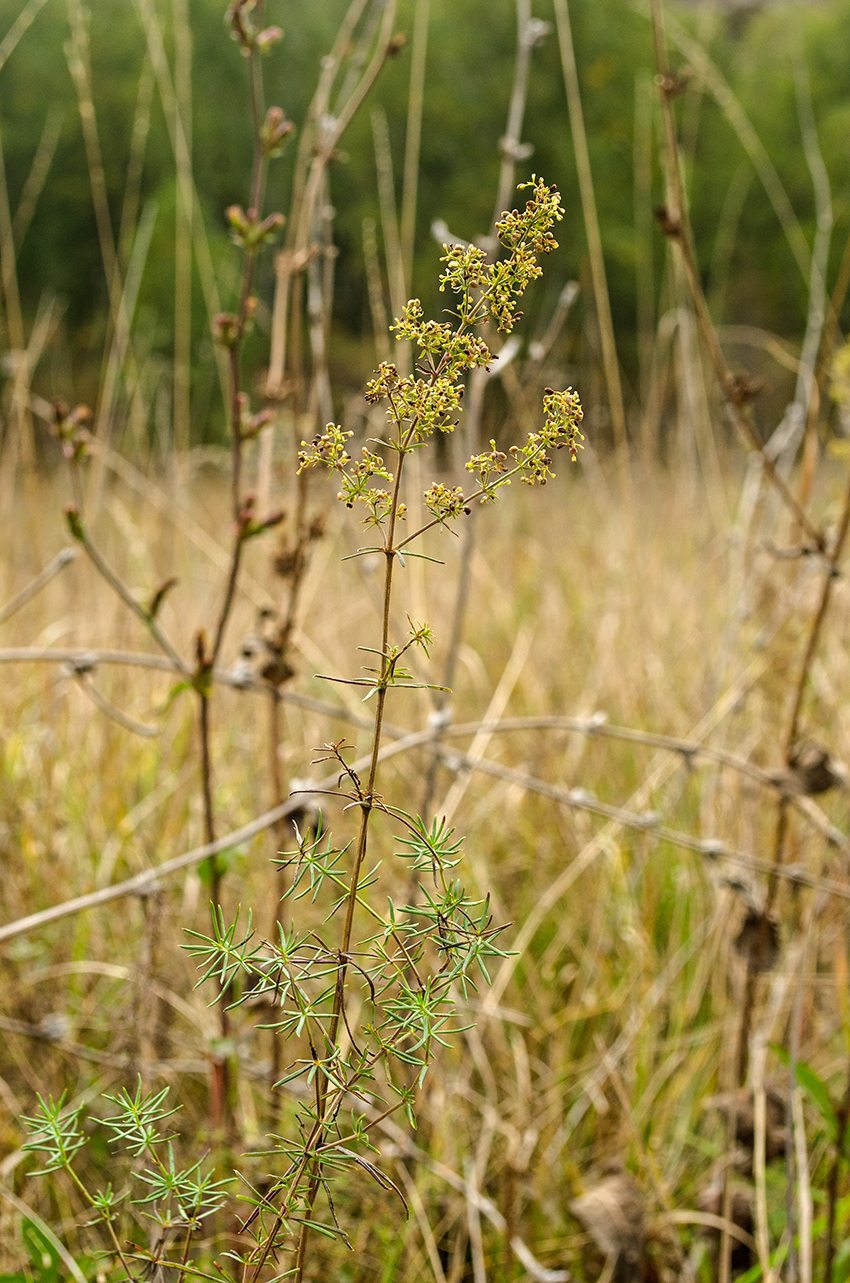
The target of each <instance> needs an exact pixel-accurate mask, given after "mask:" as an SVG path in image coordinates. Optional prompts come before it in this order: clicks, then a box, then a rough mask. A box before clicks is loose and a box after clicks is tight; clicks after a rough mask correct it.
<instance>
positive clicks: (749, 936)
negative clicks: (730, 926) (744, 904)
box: [735, 909, 780, 972]
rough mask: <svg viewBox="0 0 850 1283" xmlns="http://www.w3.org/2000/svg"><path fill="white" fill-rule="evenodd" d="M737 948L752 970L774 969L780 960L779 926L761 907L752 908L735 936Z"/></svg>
mask: <svg viewBox="0 0 850 1283" xmlns="http://www.w3.org/2000/svg"><path fill="white" fill-rule="evenodd" d="M735 950H736V952H737V953H739V954H740V955H741V957H742V958H745V959H746V961H747V962H748V964H749V966H750V969H751V970H752V971H759V972H763V971H772V970H773V968H774V967H775V966H776V964H777V962H778V961H779V951H780V950H779V926H778V924H777V922H776V919H775V918H774V917H772V916H771V915H770V914H767V913H763V912H762V911H761V910H760V909H750V910H749V911H748V913H747V916H746V918H745V919H744V924H743V926H742V927H741V930H740V931H739V932H738V934H737V936H736V937H735Z"/></svg>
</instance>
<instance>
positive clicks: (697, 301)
mask: <svg viewBox="0 0 850 1283" xmlns="http://www.w3.org/2000/svg"><path fill="white" fill-rule="evenodd" d="M650 3H651V13H652V30H653V38H654V45H655V65H656V72H657V76H656V83H657V85H658V92H659V99H660V104H661V114H662V120H663V127H664V143H665V146H664V159H665V168H666V174H667V204H666V206H664V207H661V208H659V209H657V210H656V216H657V217H658V220H659V223H660V225H661V227H662V230H663V231H664V233H665V235H666V236H667V237H668V238H669V239H670V240H671V241H672V242H673V244H675V245H676V246H677V247H678V251H679V255H680V261H681V263H682V267H683V269H684V273H685V279H686V281H687V283H688V289H689V293H690V295H691V300H692V303H693V307H694V312H695V314H696V318H697V326H698V330H699V334H700V339H701V341H702V343H703V346H704V347H705V349H706V351H707V353H708V355H709V358H710V360H711V363H712V365H713V367H714V371H715V375H716V378H717V380H718V383H719V384H720V388H721V391H722V393H723V397H724V400H725V402H726V405H727V407H728V410H729V414H730V417H731V419H732V422H733V423H734V425H735V428H736V430H737V432H738V434H739V436H740V437H741V439H742V440H743V442H744V443H745V445H746V446H747V447H748V448H749V449H750V450H751V451H753V452H754V453H755V454H757V455H758V457H759V460H760V463H761V466H762V470H763V473H764V475H765V476H766V477H767V479H768V481H769V482H770V484H771V485H772V486H773V488H774V489H775V491H776V492H777V494H778V495H779V498H780V499H781V501H782V503H783V504H784V506H785V508H786V510H787V511H788V512H789V513H790V514H791V516H792V517H793V519H794V521H795V522H796V525H797V527H798V528H799V529H800V530H801V531H802V532H803V534H804V535H805V537H806V539H807V540H808V541H809V543H810V546H811V548H812V549H813V550H816V551H818V552H821V553H826V537H825V534H824V532H823V531H821V530H818V529H817V528H816V527H815V525H814V524H813V522H812V521H811V519H810V518H809V516H808V513H807V512H806V511H805V509H804V508H803V506H802V504H801V503H800V501H799V499H798V498H797V496H796V495H795V494H794V493H793V492H792V490H791V489H790V488H789V486H788V485H787V483H786V482H785V480H784V478H783V477H782V476H781V474H780V473H779V471H778V470H777V468H776V466H775V465H774V462H773V460H772V459H771V458H770V457H769V456H768V455H767V453H766V452H765V450H764V448H763V447H762V444H761V442H760V440H759V438H758V434H757V432H756V429H755V425H754V424H753V421H752V418H751V415H750V413H749V410H748V405H749V402H750V401H751V400H752V397H753V395H754V389H753V387H752V385H751V384H750V383H749V382H748V381H747V380H746V379H744V378H741V377H737V378H736V377H735V376H734V375H733V374H732V373H731V371H730V370H729V368H728V366H727V364H726V359H725V357H724V355H723V351H722V348H721V346H720V341H719V339H718V337H717V332H716V330H715V328H714V324H713V322H712V320H711V315H710V313H709V310H708V303H707V301H706V298H705V293H704V291H703V288H702V283H701V281H700V277H699V273H698V270H697V264H696V253H695V250H694V241H693V232H692V228H691V224H690V219H689V216H688V211H687V204H686V201H685V197H684V186H683V181H682V168H681V158H680V153H679V144H678V137H677V131H676V121H675V117H674V113H673V99H674V98H675V97H677V96H678V95H679V94H680V93H681V92H682V90H683V88H684V84H683V82H682V80H681V79H680V78H679V77H677V76H675V75H673V74H671V72H670V68H669V64H668V61H667V47H666V41H665V35H664V19H663V11H662V0H650ZM848 502H849V503H850V490H849V491H848ZM848 519H850V507H848V504H845V515H844V516H843V517H842V523H841V530H840V531H839V535H838V537H837V538H836V540H835V542H834V544H833V548H832V550H831V552H830V553H829V554H828V556H827V564H828V567H829V569H828V572H827V578H826V581H825V585H824V590H823V592H822V595H821V602H820V606H819V608H818V610H817V612H816V615H815V620H814V624H813V628H812V630H811V633H810V639H809V645H808V646H807V648H806V657H805V658H804V663H803V667H802V671H801V675H800V678H799V681H798V685H797V692H796V696H795V701H794V709H793V711H792V715H791V718H790V721H789V730H788V737H787V738H786V759H788V758H790V747H791V743H792V740H793V739H796V727H797V722H798V719H799V712H800V707H801V702H802V695H803V689H804V687H805V685H806V682H807V673H808V665H809V663H810V662H811V657H812V655H813V653H814V648H815V646H816V645H817V638H818V635H819V632H820V628H821V626H822V623H823V619H824V618H825V615H826V611H827V609H828V604H829V596H830V592H831V587H830V585H831V579H832V575H833V572H834V570H835V565H836V562H837V559H838V557H839V556H840V553H841V549H842V547H843V543H844V538H845V537H846V522H847V520H848ZM842 530H843V533H842ZM787 822H788V802H787V798H785V797H784V796H781V797H780V800H779V804H778V814H777V826H776V839H775V847H774V867H776V866H778V865H779V863H780V862H781V859H782V853H783V851H784V845H785V838H786V833H787ZM776 885H777V880H776V878H772V879H771V880H770V882H769V885H768V895H767V910H766V912H765V914H764V915H763V918H762V924H763V929H764V930H765V931H769V929H770V922H769V911H770V907H771V904H772V900H773V896H774V894H775V888H776ZM756 983H757V975H756V970H755V968H754V967H753V965H752V955H749V957H748V961H747V970H746V976H745V980H744V993H743V999H742V1003H741V1015H740V1019H739V1022H738V1031H737V1047H736V1052H735V1077H736V1082H737V1084H738V1085H740V1084H742V1083H743V1082H744V1080H745V1078H746V1073H747V1064H748V1052H749V1031H750V1025H751V1022H752V1013H753V1008H754V1004H755V992H756ZM736 1125H737V1119H736V1111H735V1109H734V1108H732V1109H730V1111H729V1116H728V1118H727V1143H728V1146H729V1148H730V1151H731V1148H733V1146H734V1136H735V1132H736ZM731 1200H732V1187H731V1182H730V1179H729V1173H728V1171H727V1173H726V1176H725V1179H724V1189H723V1204H722V1213H723V1219H724V1229H723V1231H722V1234H721V1239H720V1248H719V1254H718V1271H717V1273H718V1280H719V1283H728V1279H729V1275H730V1259H731V1238H730V1235H729V1231H728V1223H729V1219H730V1212H731Z"/></svg>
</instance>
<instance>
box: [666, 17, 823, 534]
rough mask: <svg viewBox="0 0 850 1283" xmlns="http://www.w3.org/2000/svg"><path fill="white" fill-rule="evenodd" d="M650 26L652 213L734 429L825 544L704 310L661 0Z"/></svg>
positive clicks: (803, 524)
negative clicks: (671, 252) (658, 166)
mask: <svg viewBox="0 0 850 1283" xmlns="http://www.w3.org/2000/svg"><path fill="white" fill-rule="evenodd" d="M651 8H652V29H653V36H654V42H655V65H656V70H657V73H658V74H657V84H658V96H659V100H660V103H661V115H662V120H663V123H664V159H665V167H666V171H667V205H666V206H665V207H660V208H659V209H657V210H656V216H657V218H658V221H659V223H660V225H661V228H662V230H663V231H664V234H665V235H666V236H667V237H669V239H670V240H671V241H672V242H673V243H674V244H675V245H676V246H677V247H678V250H679V254H680V257H681V262H682V266H683V268H684V272H685V279H686V281H687V283H688V290H689V293H690V296H691V301H692V303H693V307H694V312H695V314H696V319H697V327H698V329H699V335H700V340H701V342H702V344H703V346H704V347H705V350H706V352H707V353H708V356H709V359H710V360H711V363H712V366H713V367H714V372H715V375H716V378H717V381H718V383H719V385H720V389H721V392H722V394H723V398H724V400H725V402H726V405H727V407H728V410H729V415H730V417H731V419H732V422H733V424H734V426H735V429H736V431H737V432H738V434H739V436H740V437H741V439H742V441H743V442H744V444H745V445H746V446H747V448H748V449H749V450H751V451H752V452H753V453H754V454H756V455H757V456H758V458H759V461H760V463H761V466H762V469H763V471H764V475H765V476H766V477H767V479H768V481H769V482H770V484H771V485H772V486H773V488H774V489H775V490H776V492H777V494H778V495H779V497H780V499H781V500H782V502H783V504H784V505H785V507H786V508H787V510H788V511H789V513H790V514H791V515H792V517H793V518H794V519H795V521H796V522H797V523H798V525H799V527H800V529H801V530H802V531H803V532H804V533H805V536H806V538H807V539H808V540H809V541H810V543H811V545H812V547H813V548H814V549H816V550H818V551H823V550H824V546H825V544H824V535H823V532H822V531H820V530H818V529H817V528H816V527H815V525H814V524H813V523H812V521H811V519H810V518H809V516H808V514H807V513H806V512H805V510H804V509H803V507H802V505H801V504H800V502H799V500H798V499H797V497H796V495H795V494H794V493H793V492H792V491H791V489H790V488H789V487H788V485H787V483H786V482H785V480H784V479H783V477H782V476H781V475H780V473H779V472H778V470H777V468H776V466H775V464H774V462H773V460H772V459H771V458H770V457H769V455H768V454H766V452H765V450H764V448H763V446H762V444H761V442H760V440H759V437H758V433H757V432H756V428H755V425H754V423H753V421H752V418H751V415H750V413H749V411H748V409H747V406H748V404H749V402H750V401H751V400H752V398H753V395H754V389H753V387H752V385H751V384H750V383H749V382H748V380H746V379H744V378H742V377H740V376H738V377H736V376H735V375H733V374H732V372H731V370H730V369H729V367H728V365H727V364H726V358H725V356H724V355H723V349H722V348H721V346H720V340H719V339H718V337H717V331H716V330H715V328H714V323H713V321H712V319H711V314H710V313H709V310H708V303H707V301H706V298H705V292H704V290H703V288H702V282H701V281H700V277H699V272H698V270H697V264H696V254H695V251H694V242H693V232H692V228H691V224H690V219H689V216H688V211H687V206H686V203H685V200H684V188H683V183H682V168H681V159H680V155H679V144H678V137H677V133H676V121H675V117H674V114H673V105H672V104H673V99H674V98H675V97H677V96H678V95H679V94H680V93H681V92H682V89H683V83H682V81H681V80H680V79H679V78H678V77H677V76H675V75H672V74H671V72H670V68H669V65H668V62H667V46H666V42H665V38H664V19H663V14H662V8H661V0H651Z"/></svg>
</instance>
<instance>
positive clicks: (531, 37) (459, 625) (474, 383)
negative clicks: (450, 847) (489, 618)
mask: <svg viewBox="0 0 850 1283" xmlns="http://www.w3.org/2000/svg"><path fill="white" fill-rule="evenodd" d="M516 27H517V32H516V52H515V55H514V75H513V85H512V88H511V96H510V101H509V104H508V117H507V122H506V127H505V133H504V135H503V137H502V139H501V140H500V144H499V146H500V151H501V154H502V159H501V165H500V167H499V178H498V182H497V187H496V200H495V208H494V212H493V221H492V223H491V225H490V227H489V228H488V231H487V237H486V239H485V240H482V244H484V245H486V247H487V249H488V250H489V252H490V253H491V254H492V255H495V254H496V253H497V251H498V248H499V241H498V237H497V236H496V231H495V229H496V226H497V224H498V222H499V219H500V218H501V217H502V214H503V212H504V207H505V205H506V204H507V203H508V200H509V198H510V195H511V192H512V191H513V189H514V187H515V184H516V167H517V163H518V161H519V160H520V159H521V158H523V157H524V155H525V150H526V149H524V148H523V143H522V130H523V123H524V120H525V108H526V103H527V101H528V82H529V74H530V68H531V53H532V50H533V49H534V48H535V46H536V45H538V44H539V43H540V42H541V40H542V39H543V37H544V35H545V28H544V27H542V26H541V25H540V24H536V23H535V22H534V20H533V18H532V14H531V3H530V0H517V2H516ZM487 378H488V372H487V371H485V370H483V369H480V368H479V369H476V370H473V371H472V372H471V374H470V378H469V388H468V405H467V407H466V415H465V419H466V422H465V434H466V441H465V445H466V449H467V452H468V453H472V452H473V451H474V450H476V449H477V447H478V439H479V436H480V429H481V413H482V409H483V405H484V395H485V389H486V384H487ZM462 539H463V543H462V546H461V554H460V570H459V574H458V580H457V588H456V590H455V599H454V604H453V607H452V615H451V626H450V632H449V645H448V649H447V651H446V660H445V666H444V668H443V682H442V685H443V689H441V690H438V691H436V692H435V696H434V711H433V715H432V716H433V720H434V723H435V736H434V752H433V753H432V755H431V760H430V762H429V763H428V770H427V772H426V775H425V787H424V790H423V796H422V802H421V807H420V810H421V814H422V815H423V816H425V817H426V818H427V817H429V816H430V815H431V811H432V807H433V803H434V795H435V792H436V788H437V778H438V767H439V762H440V755H439V751H438V750H439V742H440V736H441V733H442V731H443V729H444V728H445V727H446V726H447V725H448V722H449V715H450V711H451V710H450V708H449V706H448V703H447V700H448V691H449V690H450V689H451V687H452V686H453V685H454V678H455V668H456V666H457V658H458V654H459V652H460V647H461V643H462V641H463V632H464V626H465V622H466V609H467V605H468V602H469V585H470V576H471V568H472V558H473V554H474V552H475V518H474V514H470V519H469V520H468V521H467V522H466V524H465V525H464V529H463V535H462ZM414 889H415V888H414Z"/></svg>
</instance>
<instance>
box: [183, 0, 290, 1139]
mask: <svg viewBox="0 0 850 1283" xmlns="http://www.w3.org/2000/svg"><path fill="white" fill-rule="evenodd" d="M263 18H264V6H263V4H262V2H261V3H259V4H257V5H256V6H255V5H254V3H253V2H252V0H234V2H233V3H232V4H231V6H230V8H229V10H228V20H229V23H230V30H231V35H232V36H233V39H234V40H235V41H236V43H237V44H238V45H239V48H240V51H241V53H242V55H243V57H244V58H245V59H246V61H247V64H248V85H249V93H250V101H251V127H252V128H251V132H252V164H251V182H250V191H249V201H248V208H247V210H243V209H242V207H241V206H238V205H234V206H231V207H230V209H228V211H227V217H228V221H229V223H230V226H231V229H232V234H233V239H234V241H235V242H236V244H237V245H238V246H239V247H240V249H241V251H242V255H243V261H242V279H241V282H240V286H239V296H238V302H237V308H236V311H235V313H221V314H219V315H218V316H217V317H216V318H215V323H214V332H215V337H216V339H217V341H218V342H219V343H220V344H221V345H222V346H223V347H224V348H225V349H226V351H227V365H228V373H229V379H228V384H229V386H228V396H229V403H228V418H229V427H230V436H231V512H232V519H233V525H234V533H233V550H232V552H231V559H230V568H229V571H228V574H227V579H226V583H225V590H224V596H223V599H222V603H221V606H220V608H219V612H218V616H217V619H216V622H215V626H214V631H213V639H212V644H211V645H208V641H207V637H206V634H205V633H204V632H203V631H201V632H199V633H198V635H197V637H196V639H195V659H196V666H195V671H194V675H193V678H192V684H193V686H194V689H195V691H196V693H197V696H198V701H199V726H200V740H201V789H202V796H203V813H204V840H205V842H206V843H207V844H208V845H209V844H210V843H213V842H215V836H216V823H215V803H214V786H213V755H212V717H211V697H212V674H213V671H214V669H215V665H216V662H217V661H218V658H219V656H220V654H221V649H222V646H223V644H224V638H225V633H226V629H227V624H228V621H229V619H230V615H231V612H232V609H233V603H234V601H235V597H236V590H237V586H238V581H239V572H240V568H241V564H242V556H243V552H244V548H245V545H246V543H247V542H248V541H249V540H250V539H252V538H254V537H255V536H256V535H259V534H262V533H263V532H264V531H266V530H268V529H269V528H271V527H272V526H274V525H277V524H278V522H279V521H280V520H281V514H279V513H272V514H270V515H268V516H265V517H263V518H261V519H259V520H257V519H256V518H255V516H254V512H253V508H254V496H253V495H251V494H247V493H245V490H244V485H243V470H244V450H245V444H246V442H248V441H250V440H251V439H252V438H253V437H256V435H257V434H258V433H259V432H260V430H261V429H262V427H263V426H264V425H265V424H266V423H267V422H268V420H269V418H270V417H271V412H270V411H268V410H263V411H260V412H259V413H257V414H252V413H251V410H250V405H249V399H248V396H247V394H246V392H245V391H244V390H243V384H242V354H243V346H244V341H245V337H246V335H247V333H248V331H249V329H250V326H251V322H252V318H253V314H254V310H255V307H256V300H255V299H254V297H253V286H254V274H255V267H256V257H257V254H258V253H259V251H260V250H261V249H262V248H263V247H264V246H265V245H267V244H268V243H269V241H270V240H271V238H272V237H273V235H274V233H275V232H276V231H277V229H278V228H279V227H280V226H281V224H282V223H283V216H282V215H281V214H278V213H273V214H270V215H268V216H265V217H264V215H263V200H264V195H265V186H266V176H267V172H268V165H269V161H270V159H271V158H272V157H273V156H277V155H279V154H280V151H281V147H282V144H283V142H284V140H285V139H286V138H287V136H288V135H289V134H290V133H291V132H292V129H293V125H292V124H291V122H290V121H288V120H287V119H286V117H285V115H284V113H283V111H282V110H281V108H280V107H272V108H270V109H269V111H268V113H266V112H265V105H264V101H263V76H262V64H261V59H262V56H263V54H264V53H265V52H266V51H268V50H269V49H270V48H271V47H272V46H273V45H274V44H275V42H276V41H277V40H279V39H280V37H281V34H282V33H281V31H280V28H279V27H263ZM210 874H211V878H210V883H211V887H210V890H211V895H210V899H211V911H212V918H213V927H214V929H215V927H216V925H217V924H218V922H219V920H220V916H221V911H222V910H221V895H222V879H223V876H224V870H223V867H222V863H221V861H220V860H219V859H218V858H216V857H213V858H212V860H211V861H210ZM219 1022H220V1032H221V1037H222V1039H223V1040H224V1039H226V1038H227V1036H228V1034H229V1031H230V1021H229V1016H228V1012H227V1004H226V1003H222V1004H221V1005H220V1008H219ZM228 1095H229V1083H228V1070H227V1062H226V1059H225V1058H224V1057H222V1058H219V1059H218V1060H217V1061H216V1062H215V1064H214V1091H213V1096H214V1101H213V1116H214V1118H215V1119H217V1120H219V1121H220V1120H221V1119H223V1118H224V1117H226V1115H227V1113H228V1103H227V1102H228Z"/></svg>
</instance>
